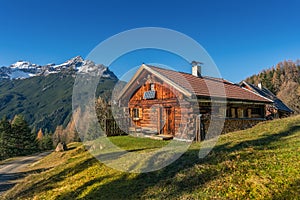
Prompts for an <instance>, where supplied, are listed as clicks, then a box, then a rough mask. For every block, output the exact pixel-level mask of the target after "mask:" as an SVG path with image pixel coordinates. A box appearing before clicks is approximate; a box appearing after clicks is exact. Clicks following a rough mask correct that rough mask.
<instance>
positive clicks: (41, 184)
mask: <svg viewBox="0 0 300 200" xmlns="http://www.w3.org/2000/svg"><path fill="white" fill-rule="evenodd" d="M97 162H98V161H97V160H96V159H95V158H90V159H87V160H84V161H82V162H79V163H78V164H76V166H75V167H74V166H72V167H67V168H64V170H62V171H60V172H59V173H58V174H55V175H53V176H51V177H49V178H46V177H45V179H42V180H38V181H36V182H35V183H34V184H32V185H30V186H29V187H27V188H26V189H25V190H22V191H21V192H20V193H17V194H14V195H15V196H17V197H22V196H31V195H33V193H35V192H39V191H47V190H51V189H53V188H54V187H55V186H56V183H57V182H59V181H62V180H63V179H64V178H65V177H67V176H73V175H75V174H77V173H80V172H81V171H83V170H85V169H86V168H88V167H89V166H92V165H93V164H95V163H97ZM64 167H65V166H64ZM49 173H51V172H49Z"/></svg>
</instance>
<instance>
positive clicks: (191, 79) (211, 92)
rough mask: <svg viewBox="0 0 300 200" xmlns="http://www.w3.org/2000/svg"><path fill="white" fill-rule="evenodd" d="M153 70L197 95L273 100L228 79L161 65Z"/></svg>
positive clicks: (269, 101) (248, 99) (260, 100)
mask: <svg viewBox="0 0 300 200" xmlns="http://www.w3.org/2000/svg"><path fill="white" fill-rule="evenodd" d="M147 66H148V67H149V68H151V69H152V70H154V71H156V72H158V73H159V74H161V75H162V76H164V77H166V78H167V79H169V80H170V81H172V82H173V83H175V84H177V85H179V86H181V87H182V88H184V89H186V90H188V91H189V92H191V93H193V94H195V95H196V96H204V97H223V98H224V97H226V98H227V99H234V100H247V101H259V102H268V103H271V102H272V101H271V100H269V99H267V98H264V97H262V96H260V95H258V94H256V93H254V92H251V91H249V90H246V89H243V88H241V87H240V86H239V85H235V84H233V83H231V82H229V81H227V80H224V79H220V78H212V77H205V76H204V77H196V76H193V75H192V74H188V73H184V72H176V71H172V70H168V69H162V68H159V67H154V66H149V65H147Z"/></svg>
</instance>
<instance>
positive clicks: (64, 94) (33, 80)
mask: <svg viewBox="0 0 300 200" xmlns="http://www.w3.org/2000/svg"><path fill="white" fill-rule="evenodd" d="M22 64H23V65H22ZM16 68H18V69H16ZM51 68H53V69H54V70H55V73H54V72H53V73H47V70H48V69H50V68H47V67H45V66H44V68H42V67H39V65H34V66H32V64H31V65H30V64H28V63H21V62H20V61H19V63H17V66H16V65H11V66H10V67H9V68H7V67H5V69H6V70H7V69H8V70H9V69H11V70H18V71H20V72H23V73H32V72H37V71H38V70H39V69H41V70H44V71H39V72H37V73H36V74H37V75H35V76H31V77H25V78H13V79H11V78H10V77H9V76H8V78H2V79H0V118H1V117H3V116H7V117H8V118H9V119H12V118H13V117H14V115H16V114H22V115H24V117H25V119H26V121H28V123H29V124H31V126H32V127H36V129H37V130H38V129H40V128H42V129H43V130H45V129H48V131H52V132H53V131H54V130H55V128H56V127H57V126H59V125H63V126H64V127H65V126H67V124H68V123H69V120H70V117H71V114H72V93H73V85H74V81H75V77H76V75H77V74H81V73H93V74H94V72H97V75H99V74H100V75H101V74H102V76H101V77H100V80H99V84H98V88H97V91H96V96H105V97H110V95H111V90H112V89H113V87H114V85H115V83H116V82H117V81H118V78H117V77H116V75H115V74H114V73H113V72H112V71H110V70H109V68H108V67H106V66H104V65H101V64H95V63H94V62H92V61H89V60H83V59H82V58H81V57H78V56H77V57H75V58H72V59H70V60H68V61H66V62H64V63H62V64H59V65H54V64H52V65H51ZM0 69H1V68H0ZM2 70H3V68H2ZM30 70H31V72H30ZM32 70H34V71H32Z"/></svg>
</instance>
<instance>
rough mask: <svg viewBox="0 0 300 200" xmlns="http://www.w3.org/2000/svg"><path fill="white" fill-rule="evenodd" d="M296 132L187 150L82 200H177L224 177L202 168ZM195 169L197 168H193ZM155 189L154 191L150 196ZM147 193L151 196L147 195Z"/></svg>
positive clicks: (76, 194) (45, 184) (43, 183)
mask: <svg viewBox="0 0 300 200" xmlns="http://www.w3.org/2000/svg"><path fill="white" fill-rule="evenodd" d="M299 131H300V126H292V127H290V128H289V129H288V130H286V131H284V132H280V133H277V134H271V135H268V136H263V137H261V138H258V139H254V140H248V141H242V142H240V143H238V144H235V145H233V146H232V145H230V143H226V144H223V145H218V146H216V147H215V148H214V149H213V151H212V152H211V153H210V154H209V155H208V156H207V157H205V158H204V159H199V158H198V150H189V151H187V152H186V153H185V154H184V155H183V156H182V157H180V158H179V159H178V160H176V161H175V162H173V163H172V164H171V165H169V166H167V167H165V168H163V169H161V170H158V171H155V172H150V173H141V174H138V175H137V176H136V177H134V178H132V176H131V175H130V174H129V173H122V174H121V176H120V177H119V178H118V179H116V180H113V181H111V182H107V183H104V184H102V185H101V186H97V187H93V188H92V189H91V190H90V191H89V192H88V193H87V194H86V195H85V196H84V197H83V199H144V198H155V199H158V198H160V199H161V198H164V199H165V198H167V199H172V198H178V197H180V196H181V195H183V194H184V193H193V192H195V191H196V190H197V189H199V188H201V186H204V185H205V184H206V183H208V182H210V181H213V180H215V179H217V178H219V177H221V176H223V175H224V173H223V172H222V171H221V170H218V169H217V168H213V167H205V168H204V167H203V168H201V166H204V165H218V164H219V163H222V162H224V161H227V160H229V159H231V158H230V157H228V156H226V155H228V154H230V153H231V152H234V151H239V150H243V149H244V148H248V147H253V148H255V149H258V150H260V149H265V148H274V147H273V144H272V143H274V142H276V141H278V140H280V139H281V138H284V137H286V136H289V135H292V134H295V133H296V132H299ZM247 156H248V155H247V154H243V155H241V157H243V158H241V159H247ZM97 162H98V161H97V160H96V159H94V158H91V159H88V160H85V161H84V162H80V163H78V164H77V165H76V166H75V167H72V168H67V169H65V170H63V171H61V172H60V173H58V174H55V175H54V176H52V177H50V178H49V179H47V180H40V181H39V182H37V183H36V184H34V185H32V186H31V187H29V188H28V189H27V190H26V191H24V192H23V193H31V192H32V191H34V190H36V189H37V188H38V190H41V191H45V190H49V189H52V187H53V185H54V184H53V183H56V182H58V181H61V180H63V179H64V177H66V176H72V175H74V174H76V173H79V172H81V171H83V170H84V169H86V168H87V167H89V166H91V165H93V164H95V163H97ZM151 162H153V160H151V159H150V160H149V166H151V165H152V163H151ZM196 165H197V167H195V166H196ZM133 167H134V166H133ZM191 169H193V170H191ZM196 170H197V172H196ZM180 174H183V176H180ZM107 178H110V175H106V176H102V177H96V178H94V179H92V180H91V181H89V182H87V183H85V184H84V185H83V186H81V187H80V188H78V189H77V190H76V191H73V192H66V193H63V194H62V195H61V196H60V197H59V199H71V198H74V199H77V198H80V195H81V194H82V193H83V192H84V191H86V189H87V187H90V186H93V185H96V184H99V183H101V182H102V181H103V180H104V179H107ZM295 184H296V185H295V186H293V185H291V189H293V188H294V189H295V188H297V187H298V186H297V184H299V182H297V183H295ZM154 187H155V189H156V191H155V192H152V191H153V190H152V189H153V188H154ZM150 190H151V192H149V191H150ZM157 190H158V191H157ZM286 192H287V193H286V194H284V193H283V196H278V198H280V197H283V198H284V197H285V196H286V195H288V191H286ZM145 193H147V196H146V197H145V196H143V195H145ZM19 195H21V194H19ZM197 195H200V196H201V194H199V191H198V192H197ZM202 197H203V198H205V194H203V196H202ZM274 197H275V194H274Z"/></svg>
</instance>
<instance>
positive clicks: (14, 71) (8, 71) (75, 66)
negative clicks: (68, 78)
mask: <svg viewBox="0 0 300 200" xmlns="http://www.w3.org/2000/svg"><path fill="white" fill-rule="evenodd" d="M67 71H76V72H79V73H92V74H102V75H103V76H104V77H115V75H114V74H113V73H112V72H109V70H108V68H107V67H105V66H104V65H102V64H95V63H94V62H93V61H90V60H84V59H83V58H82V57H81V56H76V57H73V58H71V59H69V60H67V61H65V62H64V63H62V64H59V65H55V64H47V65H43V66H41V65H36V64H32V63H31V62H28V61H22V60H20V61H18V62H16V63H14V64H12V65H10V66H9V67H1V68H0V80H1V79H26V78H30V77H33V76H47V75H49V74H55V73H61V72H67ZM100 72H101V73H100Z"/></svg>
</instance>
